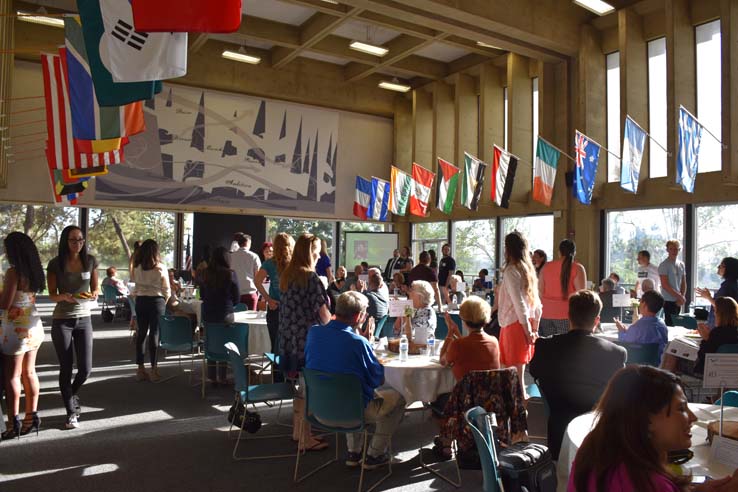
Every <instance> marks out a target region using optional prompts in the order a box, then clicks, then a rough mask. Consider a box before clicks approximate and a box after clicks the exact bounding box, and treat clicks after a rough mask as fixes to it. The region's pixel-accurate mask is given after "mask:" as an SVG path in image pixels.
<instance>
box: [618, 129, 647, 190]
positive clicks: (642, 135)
mask: <svg viewBox="0 0 738 492" xmlns="http://www.w3.org/2000/svg"><path fill="white" fill-rule="evenodd" d="M645 145H646V132H645V131H644V130H643V128H641V127H640V126H638V124H637V123H636V122H635V121H633V120H632V119H631V117H630V116H626V117H625V131H624V132H623V160H622V161H621V162H622V164H621V165H620V187H621V188H623V189H624V190H627V191H632V192H633V193H636V192H638V180H639V178H640V176H641V160H642V159H643V147H644V146H645Z"/></svg>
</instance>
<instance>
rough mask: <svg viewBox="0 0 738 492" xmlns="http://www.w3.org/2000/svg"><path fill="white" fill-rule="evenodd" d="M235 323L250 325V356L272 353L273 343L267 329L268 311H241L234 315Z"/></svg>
mask: <svg viewBox="0 0 738 492" xmlns="http://www.w3.org/2000/svg"><path fill="white" fill-rule="evenodd" d="M233 321H234V322H235V323H248V325H249V354H259V355H261V354H264V353H266V352H271V351H272V341H271V340H270V339H269V330H268V329H267V320H266V311H240V312H238V313H233Z"/></svg>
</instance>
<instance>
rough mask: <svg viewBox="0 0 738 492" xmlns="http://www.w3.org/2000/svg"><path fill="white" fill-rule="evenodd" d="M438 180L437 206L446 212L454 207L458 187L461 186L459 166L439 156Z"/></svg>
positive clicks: (448, 212)
mask: <svg viewBox="0 0 738 492" xmlns="http://www.w3.org/2000/svg"><path fill="white" fill-rule="evenodd" d="M438 174H439V176H438V181H437V182H436V183H437V184H436V207H437V208H438V210H440V211H442V212H443V213H445V214H450V213H451V211H452V210H453V209H454V198H455V197H456V188H457V187H458V186H459V168H458V167H456V166H454V165H453V164H451V163H449V162H446V161H444V160H443V159H441V158H440V157H439V158H438Z"/></svg>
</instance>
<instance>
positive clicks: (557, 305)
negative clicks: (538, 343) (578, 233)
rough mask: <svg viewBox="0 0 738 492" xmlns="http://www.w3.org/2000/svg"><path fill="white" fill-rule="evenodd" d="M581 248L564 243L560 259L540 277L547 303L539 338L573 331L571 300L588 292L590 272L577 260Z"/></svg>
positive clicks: (554, 261) (542, 298)
mask: <svg viewBox="0 0 738 492" xmlns="http://www.w3.org/2000/svg"><path fill="white" fill-rule="evenodd" d="M576 253H577V246H576V245H575V244H574V241H572V240H570V239H564V240H563V241H561V242H560V243H559V258H558V259H556V260H553V261H549V262H548V263H546V264H545V265H544V267H543V268H542V269H541V273H540V275H539V277H538V292H539V294H540V296H541V302H542V303H543V317H542V319H541V326H540V329H539V335H540V336H542V337H548V336H551V335H561V334H563V333H566V332H568V331H569V296H570V295H571V294H572V293H574V292H577V291H579V290H582V289H584V288H586V286H587V272H586V271H585V270H584V266H582V264H581V263H579V262H578V261H575V260H574V256H575V255H576Z"/></svg>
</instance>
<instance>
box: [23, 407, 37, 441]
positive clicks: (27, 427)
mask: <svg viewBox="0 0 738 492" xmlns="http://www.w3.org/2000/svg"><path fill="white" fill-rule="evenodd" d="M29 415H30V416H31V423H30V424H26V419H23V425H22V426H21V429H20V435H21V436H25V435H26V434H28V433H29V432H31V431H33V430H35V431H36V435H37V436H38V429H39V427H41V418H40V417H39V416H38V412H31V413H30V414H29Z"/></svg>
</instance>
